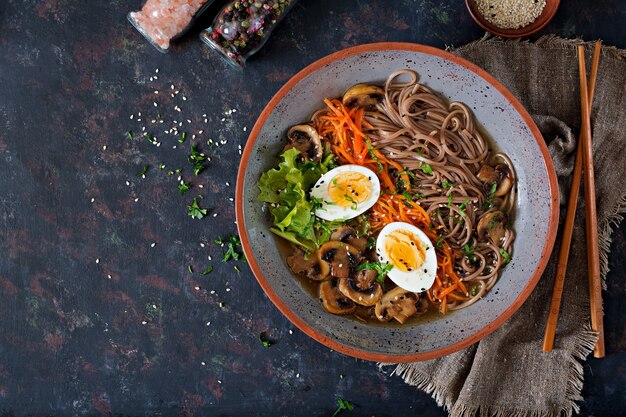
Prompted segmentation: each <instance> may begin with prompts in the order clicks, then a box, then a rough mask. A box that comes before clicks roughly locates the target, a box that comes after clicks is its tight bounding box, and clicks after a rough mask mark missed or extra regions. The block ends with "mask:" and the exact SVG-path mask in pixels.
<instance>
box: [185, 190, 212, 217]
mask: <svg viewBox="0 0 626 417" xmlns="http://www.w3.org/2000/svg"><path fill="white" fill-rule="evenodd" d="M198 198H200V199H202V196H201V195H199V196H197V197H194V198H193V203H191V205H190V206H187V214H188V215H189V216H190V217H191V218H192V219H201V218H203V217H204V216H206V214H207V212H208V211H207V209H205V208H202V207H200V206H199V205H198Z"/></svg>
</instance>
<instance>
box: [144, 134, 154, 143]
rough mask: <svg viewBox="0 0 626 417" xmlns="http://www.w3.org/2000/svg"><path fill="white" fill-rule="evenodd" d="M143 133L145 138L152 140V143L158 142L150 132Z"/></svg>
mask: <svg viewBox="0 0 626 417" xmlns="http://www.w3.org/2000/svg"><path fill="white" fill-rule="evenodd" d="M143 135H144V136H145V138H146V139H147V140H148V142H150V143H156V139H155V138H153V137H152V136H150V134H149V133H148V132H145V133H144V134H143Z"/></svg>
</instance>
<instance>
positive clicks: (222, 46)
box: [200, 0, 297, 68]
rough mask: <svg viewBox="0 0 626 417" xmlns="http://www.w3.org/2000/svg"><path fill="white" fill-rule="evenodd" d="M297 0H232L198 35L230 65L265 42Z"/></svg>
mask: <svg viewBox="0 0 626 417" xmlns="http://www.w3.org/2000/svg"><path fill="white" fill-rule="evenodd" d="M296 1H297V0H235V1H231V2H230V3H228V4H227V5H226V6H224V7H223V8H222V10H221V11H220V12H219V14H218V15H217V17H216V18H215V20H214V21H213V25H211V27H209V28H208V29H205V30H203V31H202V33H201V34H200V38H201V39H202V41H203V42H204V43H206V44H207V45H209V46H210V47H212V48H213V49H214V50H216V51H218V52H219V53H220V54H221V55H222V56H223V57H224V58H226V60H227V61H228V62H229V63H230V64H231V65H233V66H235V67H238V68H243V66H244V65H245V63H246V60H247V59H248V58H249V57H250V56H251V55H253V54H254V53H256V52H257V51H258V50H259V49H261V47H263V45H264V44H265V42H266V41H267V39H268V38H269V36H270V34H271V32H272V31H273V30H274V28H275V27H276V25H278V23H279V22H280V21H281V20H282V18H283V17H284V16H285V15H286V14H287V13H288V12H289V10H291V8H292V7H293V6H294V5H295V4H296Z"/></svg>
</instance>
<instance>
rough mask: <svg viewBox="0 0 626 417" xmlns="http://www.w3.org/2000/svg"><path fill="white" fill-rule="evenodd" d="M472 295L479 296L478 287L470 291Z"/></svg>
mask: <svg viewBox="0 0 626 417" xmlns="http://www.w3.org/2000/svg"><path fill="white" fill-rule="evenodd" d="M470 294H472V295H476V294H478V285H474V286H472V289H471V290H470Z"/></svg>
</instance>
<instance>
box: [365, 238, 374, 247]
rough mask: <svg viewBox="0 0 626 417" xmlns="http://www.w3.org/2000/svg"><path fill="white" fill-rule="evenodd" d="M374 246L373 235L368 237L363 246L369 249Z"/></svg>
mask: <svg viewBox="0 0 626 417" xmlns="http://www.w3.org/2000/svg"><path fill="white" fill-rule="evenodd" d="M375 247H376V238H375V237H374V236H370V237H368V238H367V245H366V246H365V248H366V249H368V250H370V249H374V248H375Z"/></svg>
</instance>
